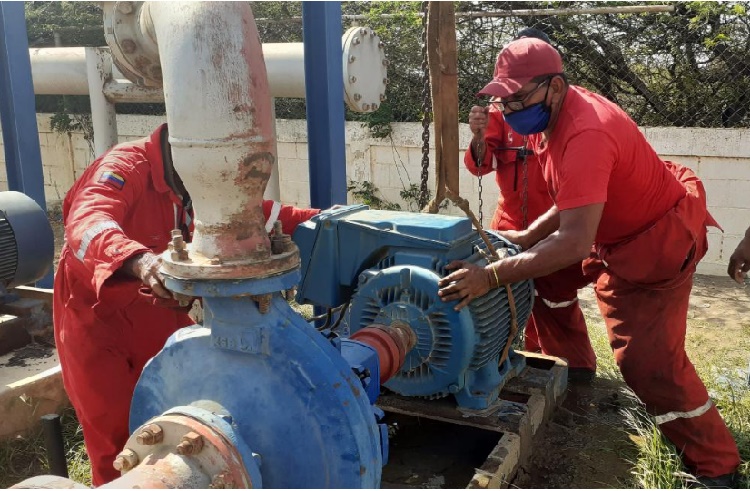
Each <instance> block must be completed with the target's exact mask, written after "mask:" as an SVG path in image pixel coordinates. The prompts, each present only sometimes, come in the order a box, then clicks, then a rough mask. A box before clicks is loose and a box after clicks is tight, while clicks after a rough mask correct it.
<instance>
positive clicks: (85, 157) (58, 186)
mask: <svg viewBox="0 0 750 491" xmlns="http://www.w3.org/2000/svg"><path fill="white" fill-rule="evenodd" d="M162 121H163V118H161V117H156V116H131V115H121V116H118V129H119V132H120V141H127V140H131V139H136V138H140V137H143V136H145V135H147V134H148V133H150V132H151V131H152V129H153V128H154V127H156V126H157V125H158V124H160V123H161V122H162ZM37 123H38V125H39V132H40V135H39V139H40V144H41V149H42V161H43V164H44V178H45V192H46V195H47V201H48V202H49V203H50V204H54V203H56V202H59V201H60V200H61V199H62V198H63V197H64V196H65V193H66V192H67V190H68V189H69V188H70V186H71V185H72V183H73V181H74V180H75V178H76V177H77V176H78V175H80V173H81V171H82V170H83V169H85V168H86V166H87V165H88V164H89V163H90V162H91V161H92V160H93V159H92V156H91V153H90V150H89V146H88V144H87V142H86V141H85V140H84V139H83V136H82V135H81V134H80V133H72V134H62V135H61V134H57V133H54V132H52V131H51V129H50V126H49V115H46V114H39V115H37ZM460 131H461V138H460V147H461V152H460V153H459V155H456V159H457V160H458V163H459V168H460V172H459V173H460V183H461V184H460V192H461V195H462V196H464V197H465V198H467V199H468V200H469V201H470V202H471V203H472V204H473V206H472V208H473V209H474V210H475V212H476V210H477V202H478V182H477V179H476V178H475V177H474V176H472V175H471V174H469V173H468V172H467V171H466V170H465V169H464V167H463V165H462V164H461V162H462V159H463V151H464V149H465V148H466V147H467V146H468V143H469V139H470V134H469V130H468V127H467V125H465V124H462V125H461V128H460ZM346 132H347V134H346V162H347V178H348V179H349V180H354V181H357V182H362V181H370V182H372V183H373V184H375V185H376V186H377V188H378V190H379V195H380V196H381V197H382V198H384V199H386V200H388V201H392V202H398V203H401V204H402V206H403V207H404V208H405V209H406V208H407V206H406V204H405V203H403V200H402V199H401V197H400V195H399V193H400V191H402V190H403V189H404V188H408V186H409V184H410V183H416V184H418V183H419V179H420V173H421V160H422V152H421V148H422V139H421V133H422V127H421V125H420V124H418V123H397V124H394V125H393V133H392V135H391V137H390V138H388V139H373V138H371V137H370V136H369V133H368V131H367V130H366V129H363V128H362V127H361V125H360V124H359V123H347V126H346ZM644 132H645V135H646V137H647V138H648V140H649V141H650V142H651V144H652V145H653V146H654V148H655V149H656V151H657V152H658V153H659V154H660V155H661V156H662V157H663V158H664V159H667V160H674V161H676V162H680V163H683V164H685V165H688V166H690V167H691V168H693V169H694V170H695V171H696V172H697V173H698V175H699V176H700V177H701V178H702V179H703V180H704V182H705V185H706V189H707V191H708V204H709V209H710V210H711V212H712V213H713V215H714V217H715V218H716V219H717V220H718V221H719V223H720V224H721V225H722V227H723V228H724V232H723V233H722V232H721V231H718V230H712V231H711V232H710V234H709V242H710V249H709V252H708V255H707V256H706V258H705V259H704V260H703V261H702V262H701V264H700V266H699V271H700V272H702V273H706V274H717V275H723V274H725V273H724V271H725V270H726V263H727V261H728V258H729V255H730V254H731V253H732V251H733V250H734V248H735V247H736V245H737V243H738V242H739V240H740V238H741V237H742V235H743V234H744V231H745V229H746V228H747V227H748V226H750V129H704V128H645V129H644ZM277 139H278V157H279V163H280V166H279V175H280V180H281V199H282V201H284V202H286V203H290V204H296V205H299V206H307V205H309V200H310V194H309V189H308V183H309V169H308V160H307V151H308V148H307V127H306V123H305V121H298V120H279V121H277ZM0 146H2V144H1V143H0ZM433 152H434V150H433ZM3 159H4V153H2V152H0V160H3ZM433 161H434V153H433V154H432V155H431V162H433ZM2 163H4V161H3V162H0V164H2ZM431 170H432V169H431ZM433 180H434V173H431V175H430V187H433V186H434V184H433V182H434V181H433ZM0 189H7V179H6V177H5V166H4V165H0ZM482 194H483V199H484V207H483V208H484V215H485V224H488V223H489V220H490V219H491V215H492V211H493V210H494V206H495V203H496V201H497V195H498V191H497V186H496V185H495V183H494V176H488V177H486V178H485V179H484V191H483V193H482ZM350 202H351V196H350ZM446 213H450V214H455V215H461V214H462V212H461V211H460V210H457V209H455V208H453V207H452V206H450V207H449V208H448V209H447V210H446Z"/></svg>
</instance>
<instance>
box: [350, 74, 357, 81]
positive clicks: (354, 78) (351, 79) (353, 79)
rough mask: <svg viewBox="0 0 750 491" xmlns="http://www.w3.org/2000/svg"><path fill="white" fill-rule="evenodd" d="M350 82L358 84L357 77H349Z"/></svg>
mask: <svg viewBox="0 0 750 491" xmlns="http://www.w3.org/2000/svg"><path fill="white" fill-rule="evenodd" d="M349 82H350V83H356V82H357V77H355V76H354V75H352V76H351V77H349Z"/></svg>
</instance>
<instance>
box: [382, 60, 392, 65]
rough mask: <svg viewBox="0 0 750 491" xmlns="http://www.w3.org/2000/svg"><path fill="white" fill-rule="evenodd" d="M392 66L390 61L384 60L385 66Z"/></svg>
mask: <svg viewBox="0 0 750 491" xmlns="http://www.w3.org/2000/svg"><path fill="white" fill-rule="evenodd" d="M390 64H391V62H390V61H388V60H383V66H388V65H390Z"/></svg>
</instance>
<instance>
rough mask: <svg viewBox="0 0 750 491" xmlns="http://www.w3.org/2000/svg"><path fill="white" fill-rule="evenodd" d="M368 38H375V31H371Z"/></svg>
mask: <svg viewBox="0 0 750 491" xmlns="http://www.w3.org/2000/svg"><path fill="white" fill-rule="evenodd" d="M370 37H371V38H374V37H375V31H374V30H373V31H370Z"/></svg>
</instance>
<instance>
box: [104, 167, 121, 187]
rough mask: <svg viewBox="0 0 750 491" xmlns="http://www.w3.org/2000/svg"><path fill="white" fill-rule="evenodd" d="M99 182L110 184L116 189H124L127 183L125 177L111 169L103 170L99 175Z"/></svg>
mask: <svg viewBox="0 0 750 491" xmlns="http://www.w3.org/2000/svg"><path fill="white" fill-rule="evenodd" d="M99 182H101V183H104V184H109V185H110V186H112V187H114V188H115V189H122V187H123V186H124V185H125V179H124V178H123V177H122V176H121V175H120V174H118V173H117V172H112V171H109V170H107V171H104V172H102V175H101V176H99Z"/></svg>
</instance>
